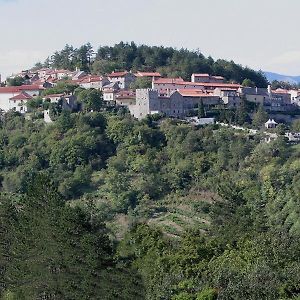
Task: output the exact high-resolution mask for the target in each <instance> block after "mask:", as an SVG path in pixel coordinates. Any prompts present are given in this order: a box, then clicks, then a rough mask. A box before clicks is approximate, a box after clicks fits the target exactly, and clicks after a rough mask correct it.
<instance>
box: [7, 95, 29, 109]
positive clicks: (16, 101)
mask: <svg viewBox="0 0 300 300" xmlns="http://www.w3.org/2000/svg"><path fill="white" fill-rule="evenodd" d="M31 99H33V97H32V96H30V95H29V94H27V93H26V92H24V91H23V92H21V93H20V94H18V95H16V96H14V97H11V98H10V99H9V107H10V109H12V110H14V111H18V112H20V113H26V112H27V106H26V103H27V101H28V100H31Z"/></svg>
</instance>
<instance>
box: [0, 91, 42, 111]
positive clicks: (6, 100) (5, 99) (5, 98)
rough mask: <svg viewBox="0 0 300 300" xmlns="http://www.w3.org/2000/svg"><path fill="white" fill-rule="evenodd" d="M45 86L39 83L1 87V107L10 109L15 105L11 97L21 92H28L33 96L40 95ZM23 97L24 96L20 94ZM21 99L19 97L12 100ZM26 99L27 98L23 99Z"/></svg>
mask: <svg viewBox="0 0 300 300" xmlns="http://www.w3.org/2000/svg"><path fill="white" fill-rule="evenodd" d="M43 89H44V88H42V87H40V86H39V85H21V86H8V87H0V109H2V110H4V111H8V110H10V109H12V107H15V106H14V105H13V106H12V104H15V103H14V102H11V99H12V98H13V97H15V96H18V95H20V94H21V93H26V94H28V95H29V96H31V97H34V96H38V95H39V94H40V92H41V91H42V90H43ZM20 97H23V96H20ZM14 100H16V101H19V100H18V99H13V100H12V101H14ZM22 100H26V99H22Z"/></svg>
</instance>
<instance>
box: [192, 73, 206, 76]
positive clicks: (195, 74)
mask: <svg viewBox="0 0 300 300" xmlns="http://www.w3.org/2000/svg"><path fill="white" fill-rule="evenodd" d="M193 75H194V76H195V77H209V74H197V73H194V74H193Z"/></svg>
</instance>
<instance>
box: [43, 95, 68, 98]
mask: <svg viewBox="0 0 300 300" xmlns="http://www.w3.org/2000/svg"><path fill="white" fill-rule="evenodd" d="M63 95H64V94H51V95H46V96H44V97H43V98H54V97H62V96H63Z"/></svg>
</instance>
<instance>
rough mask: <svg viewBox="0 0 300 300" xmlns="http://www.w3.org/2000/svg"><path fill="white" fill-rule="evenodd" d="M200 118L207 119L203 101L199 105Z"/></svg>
mask: <svg viewBox="0 0 300 300" xmlns="http://www.w3.org/2000/svg"><path fill="white" fill-rule="evenodd" d="M198 117H199V118H203V117H205V110H204V105H203V101H202V99H201V100H200V102H199V103H198Z"/></svg>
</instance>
